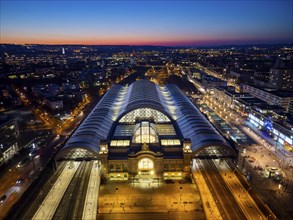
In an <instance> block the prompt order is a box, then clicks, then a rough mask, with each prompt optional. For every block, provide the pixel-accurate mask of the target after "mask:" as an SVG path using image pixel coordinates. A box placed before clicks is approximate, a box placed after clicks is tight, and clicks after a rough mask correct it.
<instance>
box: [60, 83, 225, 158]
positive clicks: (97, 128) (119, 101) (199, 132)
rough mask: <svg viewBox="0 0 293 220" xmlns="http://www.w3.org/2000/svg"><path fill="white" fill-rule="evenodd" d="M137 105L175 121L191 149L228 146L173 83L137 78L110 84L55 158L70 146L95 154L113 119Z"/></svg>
mask: <svg viewBox="0 0 293 220" xmlns="http://www.w3.org/2000/svg"><path fill="white" fill-rule="evenodd" d="M139 108H151V109H155V110H157V111H159V112H161V113H163V114H164V115H166V116H167V117H168V118H169V119H170V121H172V123H174V124H177V127H178V128H179V129H180V131H181V134H182V136H183V138H184V139H190V140H191V150H192V152H198V151H200V149H203V148H205V147H209V146H223V147H227V148H231V147H230V145H229V144H228V143H227V142H226V141H225V139H224V138H223V137H222V136H221V135H220V134H219V133H218V132H217V130H216V129H215V128H214V127H213V126H212V125H211V124H210V123H209V121H208V120H207V119H206V118H205V117H204V116H203V115H202V114H201V112H200V111H199V110H198V109H197V108H196V107H195V106H194V104H193V103H192V102H191V101H190V100H189V99H188V98H187V97H186V96H185V95H184V93H183V92H182V91H181V90H180V89H179V88H178V87H177V86H176V85H166V86H164V87H160V86H158V85H156V84H155V83H152V82H150V81H148V80H140V81H136V82H134V83H132V84H131V85H130V86H125V87H124V86H120V85H114V86H112V87H111V89H110V90H109V91H108V92H107V93H106V94H105V95H104V97H103V98H102V99H101V101H100V102H99V103H98V104H97V105H96V106H95V108H94V109H93V110H92V111H91V113H90V114H89V115H88V116H87V118H86V119H85V120H84V121H83V122H82V123H81V125H80V126H79V127H78V128H77V130H76V131H75V132H74V133H73V134H72V136H71V137H70V138H69V140H68V141H67V143H66V144H65V146H64V147H63V149H61V151H60V152H59V154H58V155H57V158H58V157H60V156H61V154H63V153H65V152H67V151H68V150H70V149H74V148H83V149H89V151H90V152H95V153H96V155H98V154H99V151H100V142H101V141H102V140H106V139H107V137H108V135H109V132H110V130H111V127H112V126H113V125H114V124H115V122H117V121H119V119H121V118H122V117H123V116H124V115H126V114H127V113H129V112H131V111H133V110H135V109H139Z"/></svg>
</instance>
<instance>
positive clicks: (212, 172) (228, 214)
mask: <svg viewBox="0 0 293 220" xmlns="http://www.w3.org/2000/svg"><path fill="white" fill-rule="evenodd" d="M200 169H201V172H202V174H203V176H204V178H205V180H206V182H207V185H208V187H209V188H210V190H211V192H212V194H213V196H214V198H215V200H216V203H217V206H218V208H219V210H220V212H221V215H222V218H223V219H228V220H235V219H247V217H246V216H245V214H244V213H243V211H242V209H241V208H240V206H239V205H238V203H237V201H236V199H235V198H234V196H233V194H232V193H231V191H230V189H229V188H228V186H227V185H226V183H225V181H224V180H223V179H222V177H221V175H220V173H219V171H218V169H217V167H216V165H215V164H214V163H213V161H211V160H202V161H201V167H200Z"/></svg>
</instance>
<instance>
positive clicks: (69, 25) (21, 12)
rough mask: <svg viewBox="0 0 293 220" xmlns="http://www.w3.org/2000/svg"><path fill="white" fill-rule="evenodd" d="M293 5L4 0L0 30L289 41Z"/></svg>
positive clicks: (158, 39)
mask: <svg viewBox="0 0 293 220" xmlns="http://www.w3.org/2000/svg"><path fill="white" fill-rule="evenodd" d="M292 8H293V3H292V0H246V1H244V0H234V1H221V0H214V1H211V0H206V1H195V0H194V1H192V0H189V1H98V0H92V1H78V0H75V1H69V0H68V1H67V0H64V1H54V0H53V1H48V0H38V1H25V0H24V1H13V0H9V1H5V0H1V20H0V22H1V26H0V28H1V33H0V35H1V43H21V44H22V43H28V44H96V45H105V44H115V45H121V44H130V45H170V46H197V45H224V44H254V43H288V42H292V40H293V39H292V38H293V30H292V29H293V23H292V22H293V15H292V14H293V10H292Z"/></svg>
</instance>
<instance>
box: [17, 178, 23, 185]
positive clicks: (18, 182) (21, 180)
mask: <svg viewBox="0 0 293 220" xmlns="http://www.w3.org/2000/svg"><path fill="white" fill-rule="evenodd" d="M23 181H24V179H22V178H20V179H18V180H16V184H20V183H22V182H23Z"/></svg>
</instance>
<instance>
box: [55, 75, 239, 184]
mask: <svg viewBox="0 0 293 220" xmlns="http://www.w3.org/2000/svg"><path fill="white" fill-rule="evenodd" d="M234 156H235V151H234V149H232V147H231V146H230V145H229V144H228V143H227V142H226V141H225V139H224V138H223V137H222V136H221V135H220V134H219V133H218V132H217V131H216V129H215V128H214V127H213V126H212V125H211V124H210V123H209V121H208V120H207V119H206V118H205V117H204V116H203V115H202V114H201V113H200V111H199V110H198V109H197V108H196V107H195V106H194V105H193V103H192V102H191V101H190V100H189V99H188V98H187V97H186V96H185V95H184V94H183V93H182V92H181V90H180V89H179V88H178V87H177V86H175V85H166V86H164V87H160V86H158V85H156V84H154V83H152V82H150V81H148V80H140V81H136V82H134V83H133V84H131V85H130V86H121V85H114V86H113V87H112V88H111V89H110V90H109V91H108V92H107V93H106V94H105V96H104V97H103V98H102V99H101V101H100V102H99V103H98V104H97V105H96V106H95V108H94V109H93V110H92V112H91V113H90V114H89V115H88V116H87V118H86V119H85V120H84V121H83V122H82V123H81V125H80V126H79V127H78V129H77V130H76V131H75V132H74V133H73V135H72V136H71V137H70V139H69V140H68V141H67V143H66V144H65V146H64V148H63V149H62V150H61V151H60V152H59V154H58V155H57V157H56V160H57V161H62V160H90V159H99V160H100V161H101V165H102V174H103V175H104V176H105V177H107V178H110V179H112V180H125V179H129V178H165V179H172V178H173V179H180V178H182V177H183V176H185V175H187V174H189V172H190V164H191V160H192V158H204V157H213V158H219V157H234Z"/></svg>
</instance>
